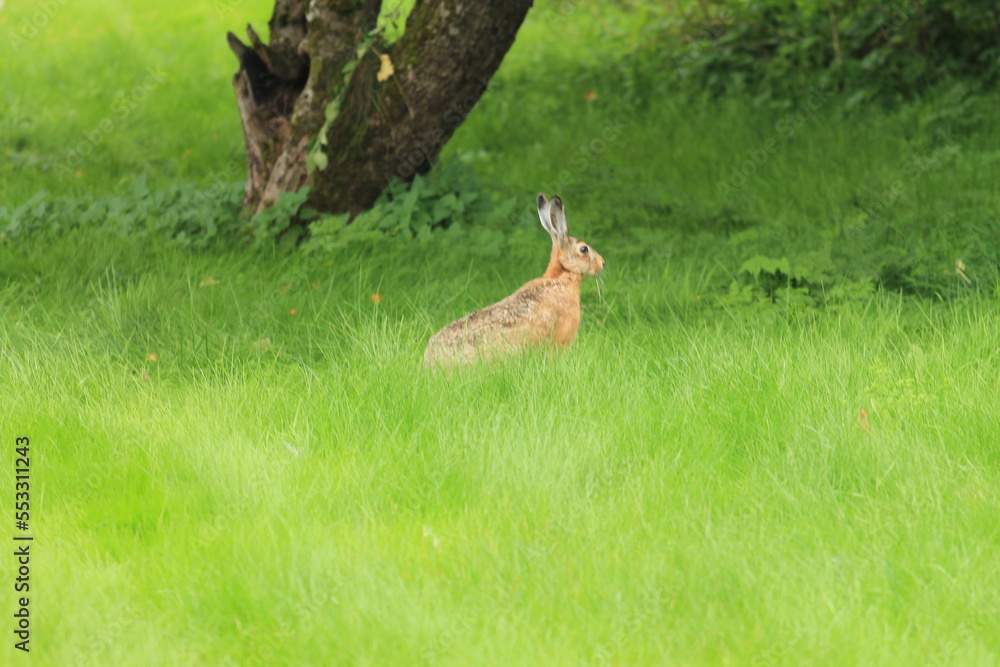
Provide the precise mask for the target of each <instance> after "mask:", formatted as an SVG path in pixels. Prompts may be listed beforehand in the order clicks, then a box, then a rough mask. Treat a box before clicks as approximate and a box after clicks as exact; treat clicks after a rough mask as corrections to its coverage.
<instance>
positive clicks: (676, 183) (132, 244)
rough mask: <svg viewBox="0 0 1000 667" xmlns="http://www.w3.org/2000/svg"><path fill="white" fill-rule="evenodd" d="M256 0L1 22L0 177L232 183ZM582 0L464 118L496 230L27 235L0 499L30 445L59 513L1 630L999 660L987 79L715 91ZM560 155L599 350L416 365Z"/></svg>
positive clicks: (580, 659)
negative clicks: (210, 236)
mask: <svg viewBox="0 0 1000 667" xmlns="http://www.w3.org/2000/svg"><path fill="white" fill-rule="evenodd" d="M268 5H269V3H268V2H264V1H261V0H254V1H253V2H250V1H249V0H243V1H240V0H232V1H229V0H219V1H217V2H212V3H195V2H187V1H182V2H175V3H172V4H170V5H164V6H162V7H160V6H156V5H149V6H142V7H139V6H138V5H135V4H134V3H129V4H127V3H122V2H115V1H114V0H94V1H93V2H88V3H86V6H84V5H83V4H81V3H66V4H65V5H62V4H58V3H56V4H55V5H53V7H55V9H53V10H52V11H51V12H50V15H47V16H48V18H47V20H46V21H45V22H44V25H42V26H41V27H40V28H38V29H37V34H36V35H34V36H32V37H30V38H26V40H25V41H24V42H23V43H20V42H17V43H13V42H11V41H10V40H3V41H4V44H3V46H2V47H0V49H5V50H4V51H2V53H3V55H4V58H2V59H0V68H2V70H3V74H4V76H5V80H7V81H8V82H10V83H9V86H8V87H9V90H8V94H9V96H10V103H9V104H8V105H7V106H6V107H5V108H4V109H3V110H0V143H2V145H3V149H4V157H3V159H4V160H5V168H4V169H3V170H0V207H6V208H5V209H3V211H5V212H9V210H11V209H13V208H15V207H17V206H19V205H21V204H23V203H24V202H27V201H29V200H32V197H37V196H38V193H39V192H40V191H44V192H45V193H46V194H45V195H43V198H49V199H52V200H58V199H60V198H75V199H81V198H82V199H85V200H86V199H88V198H95V199H96V198H100V197H113V196H127V193H128V192H130V191H131V188H133V184H134V181H135V179H136V178H137V176H139V175H140V174H143V175H145V178H146V183H147V184H148V186H149V187H150V188H152V189H154V190H155V189H157V188H166V187H169V186H171V185H176V184H181V183H189V184H194V186H195V187H197V188H207V187H209V186H210V185H211V184H213V183H215V182H217V181H219V180H220V179H221V180H224V181H226V182H231V183H237V182H239V181H240V179H241V178H242V175H243V163H242V155H241V153H240V152H239V149H240V148H241V146H242V139H241V131H240V127H239V118H238V114H237V112H236V109H235V103H234V97H233V94H232V90H231V87H230V83H229V81H230V77H231V75H232V73H233V71H234V70H235V59H234V58H233V57H232V55H231V54H230V53H229V51H228V49H227V47H226V44H225V40H224V34H225V31H226V30H237V29H238V28H239V26H241V25H242V24H244V23H245V22H247V21H248V20H250V21H253V22H254V24H255V25H256V26H257V27H258V28H261V29H262V28H263V26H264V25H265V23H266V19H267V17H268V12H269V6H268ZM561 6H562V5H558V4H557V3H553V2H539V3H538V4H537V6H536V7H535V8H534V9H533V10H532V11H531V13H530V14H529V17H528V20H527V22H526V23H525V25H524V27H523V28H522V32H521V33H520V35H519V38H518V41H517V43H516V44H515V47H514V48H513V49H512V51H511V52H510V53H509V55H508V58H507V60H506V61H505V62H504V65H503V67H502V68H501V70H500V72H499V74H498V75H497V81H496V86H495V88H494V90H491V92H490V93H489V94H488V95H487V97H486V98H485V99H484V100H483V101H482V103H481V105H480V106H478V107H477V108H476V110H475V111H474V112H473V113H472V114H471V115H470V116H469V118H468V120H467V122H466V123H465V124H464V125H463V126H462V128H461V129H460V130H459V131H458V133H457V134H456V135H455V137H454V139H453V140H452V141H451V142H450V143H449V145H448V147H447V149H446V150H445V153H444V159H445V160H447V161H451V163H452V164H459V165H462V168H464V169H467V170H468V171H469V173H472V174H474V175H475V178H476V179H477V180H476V182H477V183H478V184H479V185H478V186H477V187H479V188H481V195H482V197H484V198H494V199H496V200H497V201H500V200H503V201H507V200H512V201H514V202H515V203H516V204H515V205H516V207H517V208H516V210H517V211H518V212H520V211H522V210H523V209H527V210H528V213H523V214H522V213H519V214H518V215H517V216H514V217H512V218H511V220H512V222H511V223H510V225H509V226H508V227H504V226H503V225H499V224H496V223H491V224H490V225H487V226H486V228H484V229H477V228H475V227H474V226H471V225H456V226H454V227H452V228H449V229H448V230H446V231H442V232H440V233H434V234H431V235H429V236H427V237H422V238H421V239H419V240H408V239H402V238H399V237H396V238H389V237H386V238H379V239H376V240H371V239H367V240H366V239H361V240H358V241H356V242H354V243H351V244H349V245H346V246H343V247H339V248H336V249H333V250H329V251H321V249H319V250H318V249H317V248H316V247H313V248H311V249H310V248H308V247H303V248H301V249H299V250H290V249H288V248H287V247H283V246H281V245H280V244H266V243H257V244H253V245H250V244H246V243H232V244H223V243H214V244H209V245H208V247H205V248H198V249H194V248H191V247H187V246H183V245H178V244H175V243H172V242H168V240H167V239H158V238H157V237H156V236H155V235H145V236H141V235H137V236H130V235H123V234H117V233H110V232H108V231H107V230H102V229H99V228H97V229H95V228H91V227H80V228H72V229H65V230H61V231H53V232H51V233H38V234H24V235H18V234H14V233H12V232H11V231H10V230H8V231H7V232H4V231H3V227H2V226H0V405H2V406H3V408H2V410H0V442H2V443H3V445H4V449H3V450H2V451H3V452H4V456H3V457H0V462H2V465H0V471H2V472H0V498H3V499H4V500H3V502H4V503H9V504H8V505H5V506H6V507H8V511H10V510H12V509H13V504H14V467H15V465H14V463H15V458H16V456H15V453H14V448H15V445H14V441H15V438H16V437H18V436H29V437H30V439H31V452H32V456H31V470H32V472H31V475H32V477H31V515H32V523H31V526H32V528H31V532H32V534H33V535H34V537H35V540H34V542H32V547H31V548H32V570H31V577H32V578H31V603H30V610H31V628H32V636H31V654H30V655H24V654H22V653H21V652H20V651H18V650H16V649H14V647H13V644H14V641H15V639H13V635H12V632H11V631H12V630H13V629H14V621H13V617H12V614H13V613H14V611H15V605H16V602H17V595H16V594H15V593H14V592H13V590H12V588H10V587H6V588H5V590H6V593H4V594H3V596H0V609H2V610H3V614H2V617H3V618H5V619H7V621H6V623H7V625H6V626H3V625H0V630H2V631H3V632H4V635H3V636H5V637H7V641H6V643H5V645H4V646H3V647H2V648H0V655H2V658H0V662H2V663H3V664H11V665H14V664H21V663H25V664H27V663H28V662H31V663H33V664H38V665H53V666H56V665H59V666H62V665H330V664H352V665H353V664H365V665H368V664H371V665H375V664H378V665H382V664H404V665H429V664H449V665H464V664H484V665H487V664H488V665H502V664H511V665H522V664H523V665H536V664H558V665H562V664H573V665H576V664H587V665H598V664H600V665H623V664H681V665H702V664H705V665H717V664H727V665H729V664H731V665H801V664H821V665H844V664H857V665H894V664H898V665H913V664H930V665H996V664H997V663H998V662H1000V658H998V656H1000V632H997V628H998V624H1000V558H998V554H1000V522H998V520H997V517H998V516H1000V501H998V494H1000V400H998V398H1000V394H998V383H1000V308H998V307H1000V287H998V284H1000V283H998V280H997V267H998V264H997V263H996V260H997V257H998V255H1000V237H997V236H995V234H994V232H996V231H997V230H1000V225H998V223H997V221H998V219H1000V116H997V114H995V113H990V112H989V110H990V109H996V108H997V105H998V103H1000V95H997V94H996V93H995V92H994V93H988V92H987V93H969V92H968V91H963V89H962V88H961V85H960V84H956V85H954V86H946V87H944V88H942V89H940V90H936V91H933V92H932V93H929V94H928V95H927V96H926V97H924V98H921V99H919V100H916V101H912V102H908V103H905V104H898V105H889V106H881V105H879V106H876V105H872V106H871V107H867V106H862V107H855V108H853V109H851V110H845V109H844V105H843V104H842V102H843V98H844V97H845V94H844V93H823V94H819V95H815V96H813V97H812V98H810V97H809V96H808V95H806V96H805V97H804V99H806V100H807V102H804V103H803V104H802V105H794V106H791V107H788V108H778V107H774V106H766V105H764V106H762V105H758V104H755V103H754V101H753V99H752V97H751V96H750V95H749V94H748V95H745V96H732V97H729V98H726V99H721V100H720V99H710V98H708V97H706V96H702V95H698V94H696V93H693V92H691V91H690V90H684V89H679V88H676V87H675V86H672V84H669V83H668V82H664V81H657V80H655V79H651V78H650V77H648V76H647V75H646V74H645V72H646V70H644V69H643V68H642V66H641V65H642V63H638V64H636V63H635V62H633V61H630V60H629V59H628V58H626V57H624V56H622V54H624V53H626V52H627V50H628V45H629V44H631V43H633V42H634V41H635V40H636V39H637V35H640V34H641V31H642V25H643V24H644V22H646V21H647V20H648V19H649V17H647V16H645V15H644V14H643V12H642V11H641V10H639V9H636V8H634V7H632V8H630V6H629V3H599V4H595V5H593V6H591V5H588V4H585V3H579V4H576V5H574V8H573V10H572V11H570V12H568V13H566V12H565V11H564V9H563V10H560V9H559V7H561ZM34 11H37V10H36V9H32V8H28V7H19V6H15V5H14V3H7V4H6V6H3V7H2V8H0V27H2V28H3V32H4V33H7V32H8V31H10V30H21V29H22V27H23V25H24V24H23V21H24V20H28V19H30V18H31V16H32V15H33V12H34ZM558 12H561V13H558ZM555 13H558V16H559V18H560V20H559V21H558V22H554V21H553V16H554V14H555ZM553 25H558V30H559V39H552V38H551V35H552V31H553ZM126 110H127V112H126ZM106 119H108V120H109V122H110V125H109V123H103V121H104V120H106ZM102 123H103V124H102ZM95 132H96V133H97V134H92V133H95ZM88 133H91V134H92V137H91V138H88ZM598 140H600V143H597V142H598ZM81 143H84V144H86V145H87V146H89V149H87V148H85V149H84V150H85V151H87V155H82V154H79V155H78V159H73V154H71V153H70V152H69V151H74V150H76V147H78V146H79V145H80V144H81ZM77 153H80V151H78V152H77ZM747 160H750V161H751V163H752V165H753V166H752V168H747V171H749V172H751V173H750V174H749V175H747V174H746V173H743V174H742V175H743V178H742V179H741V178H739V176H737V175H736V174H737V173H739V172H740V170H741V169H742V167H743V165H744V164H746V162H747ZM71 163H72V164H71ZM62 166H65V167H66V169H62V168H61V167H62ZM431 180H433V175H432V179H431ZM539 190H544V191H546V192H547V193H548V194H553V193H555V192H558V194H560V195H561V196H562V197H563V198H564V200H565V201H566V205H567V209H568V218H569V225H570V231H571V233H572V234H574V235H576V236H579V237H581V238H582V239H584V240H586V241H587V242H589V243H590V244H592V245H593V247H594V248H595V249H597V250H598V251H599V252H600V253H601V254H602V255H603V256H604V257H605V258H606V259H607V261H608V270H607V271H606V276H605V278H604V281H603V283H602V285H601V286H600V290H598V285H596V284H595V282H594V281H593V280H592V279H588V280H587V281H586V282H585V283H584V286H583V295H582V302H583V322H582V325H581V329H580V334H579V337H578V339H577V341H576V343H574V345H573V347H572V348H571V349H570V350H569V351H567V352H565V353H561V354H549V353H538V354H531V355H527V356H524V357H522V358H519V359H516V360H514V361H512V362H510V363H505V364H489V365H484V366H480V367H473V368H470V369H465V370H461V371H459V372H454V373H435V372H428V371H427V370H425V369H424V368H423V367H422V366H421V364H420V359H421V355H422V353H423V348H424V346H425V345H426V342H427V339H428V338H429V336H430V335H431V334H433V333H434V332H435V331H436V330H437V329H438V328H440V327H441V326H443V325H445V324H447V323H448V322H450V321H451V320H453V319H455V318H457V317H459V316H461V315H463V314H465V313H467V312H469V311H471V310H473V309H476V308H478V307H481V306H484V305H487V304H489V303H491V302H492V301H494V300H496V299H499V298H501V297H503V296H505V295H506V294H509V293H510V292H511V291H513V290H514V289H516V288H517V287H518V286H519V285H520V284H522V283H523V282H525V281H527V280H529V279H531V278H533V277H536V276H537V275H539V274H540V273H541V271H542V270H543V269H544V267H545V264H546V261H547V258H548V251H549V241H548V238H547V236H546V235H545V233H544V232H543V231H542V230H541V229H540V228H539V227H538V225H537V220H533V219H532V217H533V213H532V212H531V207H532V206H533V196H534V194H535V193H536V192H538V191H539ZM887 193H889V194H887ZM879 207H880V209H879V213H878V214H877V215H863V214H862V213H859V211H862V210H872V209H874V208H879ZM141 222H142V221H141ZM148 223H149V224H150V225H153V224H155V221H154V220H150V221H148ZM771 251H773V252H771ZM769 252H770V254H768V253H769ZM759 255H767V256H768V257H779V258H780V257H783V256H788V257H791V258H792V262H793V264H794V263H795V262H799V264H797V265H796V266H801V267H803V268H801V269H800V271H801V272H802V273H801V275H800V277H801V281H799V282H796V283H795V284H794V285H793V284H792V281H791V280H789V279H787V276H786V279H785V280H784V285H777V286H776V285H775V284H773V282H774V280H777V281H778V282H781V279H780V278H775V276H778V274H777V273H776V272H775V271H773V270H768V269H766V267H765V268H764V269H761V270H759V271H756V272H755V271H754V270H753V267H752V266H751V268H750V269H747V268H746V266H747V265H746V262H748V260H749V261H751V264H752V263H753V262H754V261H756V262H757V265H760V266H763V264H761V261H762V260H754V259H753V258H754V257H756V256H759ZM887 257H888V258H891V262H890V260H889V259H886V258H887ZM845 258H846V259H845ZM957 262H961V264H958V263H957ZM962 267H964V268H962ZM758 268H759V266H758ZM873 272H875V273H877V274H878V275H879V276H880V280H878V281H873V280H871V279H869V278H866V276H869V275H870V274H872V273H873ZM834 274H836V275H834ZM831 275H832V276H833V277H832V278H828V276H831ZM769 280H770V281H771V282H768V281H769ZM823 281H827V282H823ZM827 284H829V285H834V287H831V288H825V287H823V285H827ZM802 285H808V290H809V291H808V292H807V291H806V290H807V288H806V287H802ZM8 516H10V514H8ZM4 531H5V532H4V534H5V535H7V536H13V535H14V534H15V533H16V531H15V528H14V525H13V521H12V522H11V524H10V525H9V527H7V528H5V529H4ZM6 539H9V537H7V538H6ZM11 544H14V543H13V542H8V546H9V545H11ZM7 551H12V548H10V549H7ZM0 576H3V577H8V579H7V580H8V581H12V580H13V578H14V577H15V576H16V563H15V560H14V558H13V557H12V556H5V557H3V558H0Z"/></svg>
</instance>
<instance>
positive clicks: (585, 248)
mask: <svg viewBox="0 0 1000 667" xmlns="http://www.w3.org/2000/svg"><path fill="white" fill-rule="evenodd" d="M588 252H590V248H588V247H587V246H585V245H582V246H580V254H581V255H586V254H587V253H588Z"/></svg>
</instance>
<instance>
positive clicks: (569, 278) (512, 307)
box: [424, 193, 604, 366]
mask: <svg viewBox="0 0 1000 667" xmlns="http://www.w3.org/2000/svg"><path fill="white" fill-rule="evenodd" d="M538 217H539V219H540V220H541V221H542V227H544V228H545V231H547V232H548V233H549V236H551V237H552V256H551V257H550V259H549V266H548V268H547V269H545V273H544V274H542V277H541V278H535V279H534V280H532V281H531V282H528V283H526V284H525V285H524V286H523V287H521V289H519V290H517V291H516V292H514V293H513V294H511V295H510V296H508V297H507V298H506V299H503V300H502V301H498V302H497V303H494V304H493V305H492V306H487V307H486V308H483V309H482V310H477V311H476V312H474V313H472V314H471V315H466V316H465V317H463V318H462V319H460V320H456V321H454V322H452V323H451V324H449V325H448V326H446V327H445V328H444V329H441V331H439V332H437V333H436V334H434V335H433V336H432V337H431V339H430V341H429V342H428V343H427V351H426V352H424V363H425V364H426V365H428V366H435V365H444V366H451V365H455V364H465V363H470V362H473V361H477V360H481V359H490V358H495V357H499V356H503V355H505V354H513V353H516V352H518V351H520V350H523V349H525V348H527V347H533V346H540V345H562V346H565V345H569V344H570V343H572V342H573V339H574V338H576V332H577V329H578V328H579V327H580V283H581V282H582V281H583V278H584V276H595V275H597V274H599V273H600V272H601V271H602V270H603V269H604V259H603V258H601V256H600V255H598V254H597V253H596V252H594V249H593V248H591V247H590V246H589V245H587V244H586V243H584V242H583V241H581V240H580V239H576V238H573V237H572V236H570V235H569V233H568V231H567V229H566V211H565V210H564V209H563V203H562V200H561V199H559V197H553V198H552V201H549V200H547V199H546V198H545V195H544V194H541V193H539V195H538Z"/></svg>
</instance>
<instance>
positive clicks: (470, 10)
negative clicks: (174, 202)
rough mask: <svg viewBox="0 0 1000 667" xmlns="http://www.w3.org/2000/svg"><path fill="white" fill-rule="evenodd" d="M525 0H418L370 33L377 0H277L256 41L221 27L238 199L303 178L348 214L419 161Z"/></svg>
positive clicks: (506, 36)
mask: <svg viewBox="0 0 1000 667" xmlns="http://www.w3.org/2000/svg"><path fill="white" fill-rule="evenodd" d="M532 1H533V0H491V1H484V0H481V1H473V0H416V3H415V6H414V8H413V10H412V12H411V13H410V15H409V17H408V19H407V21H406V27H405V31H404V33H403V35H402V36H401V37H400V38H399V39H398V40H397V41H396V42H394V43H392V44H385V43H384V41H383V40H382V38H381V35H380V34H378V30H377V21H378V15H379V11H380V9H381V0H311V1H310V0H275V7H274V15H273V16H272V17H271V21H270V23H269V27H270V30H271V41H270V44H264V43H263V42H262V41H261V39H260V38H259V37H258V36H257V33H256V32H254V30H253V28H252V27H250V26H247V35H248V37H249V41H250V44H249V45H245V44H243V43H242V42H241V41H240V40H239V39H238V38H237V37H236V36H235V35H233V34H232V33H229V35H228V39H229V45H230V48H231V49H232V50H233V52H234V53H235V54H236V56H237V58H239V61H240V68H239V71H238V72H237V73H236V75H235V76H234V77H233V87H234V88H235V90H236V99H237V103H238V105H239V111H240V118H241V120H242V122H243V135H244V140H245V142H246V151H247V165H248V174H247V184H246V193H245V196H244V205H245V206H246V208H247V209H248V210H249V211H250V212H251V213H256V212H258V211H260V210H262V209H264V208H267V207H268V206H270V205H271V204H273V203H274V201H275V200H276V199H277V197H278V195H279V194H280V193H282V192H287V191H294V190H298V189H300V188H302V187H303V186H306V185H308V186H311V189H310V191H309V199H308V202H307V203H308V205H309V206H311V207H312V208H315V209H317V210H320V211H326V212H330V213H345V212H349V213H351V214H355V213H358V212H360V211H363V210H365V209H367V208H369V207H371V205H372V204H373V203H374V202H375V200H376V199H377V198H378V196H379V194H380V193H381V192H382V190H383V189H384V188H385V187H386V186H387V185H388V184H389V182H390V181H391V180H392V179H400V180H404V181H405V180H410V179H411V178H413V176H414V174H417V173H425V172H426V171H427V170H428V169H430V166H431V161H432V160H433V159H434V158H435V157H436V156H437V154H438V152H439V151H440V150H441V147H442V146H443V145H444V144H445V142H446V141H448V139H449V138H450V137H451V135H452V134H453V133H454V132H455V130H456V129H457V128H458V126H459V125H461V123H462V121H464V120H465V117H466V116H467V115H468V113H469V111H470V110H471V109H472V107H473V106H474V105H475V103H476V102H477V101H478V100H479V98H480V97H481V96H482V94H483V93H484V92H485V90H486V87H487V85H488V84H489V81H490V79H491V78H492V76H493V74H494V72H496V70H497V68H498V67H499V66H500V62H501V60H503V56H504V54H506V53H507V50H508V49H509V48H510V46H511V44H512V43H513V41H514V36H515V35H516V34H517V30H518V28H519V27H520V25H521V23H522V22H523V20H524V17H525V15H526V14H527V12H528V9H529V8H530V7H531V4H532Z"/></svg>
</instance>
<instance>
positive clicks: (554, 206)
mask: <svg viewBox="0 0 1000 667" xmlns="http://www.w3.org/2000/svg"><path fill="white" fill-rule="evenodd" d="M549 215H551V216H552V221H551V223H550V224H551V225H552V228H553V229H555V230H556V234H557V235H558V236H559V237H560V238H561V239H567V238H569V230H568V229H567V227H566V209H564V208H563V203H562V199H559V195H556V196H555V197H553V198H552V201H551V202H550V203H549Z"/></svg>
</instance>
